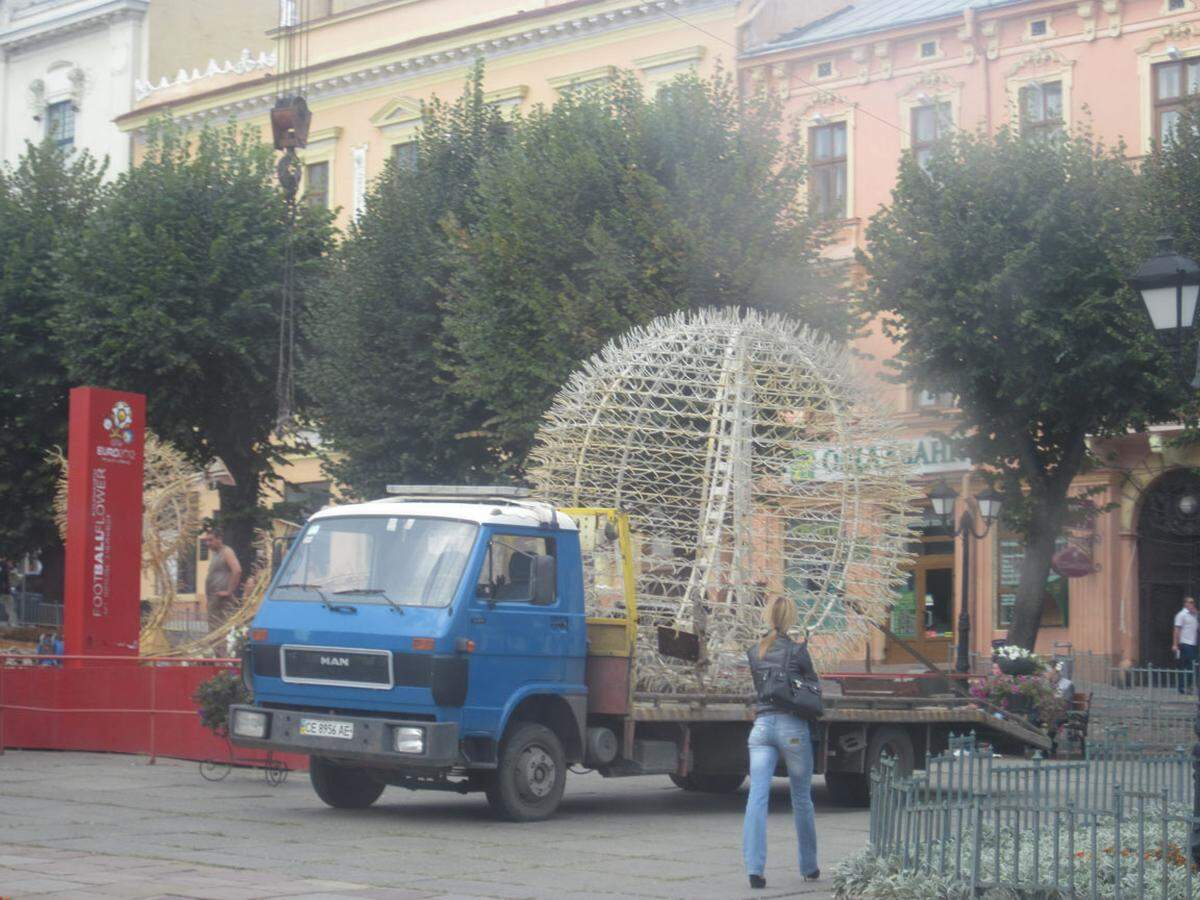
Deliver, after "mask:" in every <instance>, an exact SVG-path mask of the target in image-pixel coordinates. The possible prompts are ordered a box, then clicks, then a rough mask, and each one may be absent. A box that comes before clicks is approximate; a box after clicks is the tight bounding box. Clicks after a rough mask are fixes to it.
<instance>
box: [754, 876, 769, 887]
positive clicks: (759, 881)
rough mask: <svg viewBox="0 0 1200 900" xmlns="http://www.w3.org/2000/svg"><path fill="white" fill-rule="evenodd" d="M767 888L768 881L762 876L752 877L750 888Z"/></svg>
mask: <svg viewBox="0 0 1200 900" xmlns="http://www.w3.org/2000/svg"><path fill="white" fill-rule="evenodd" d="M766 886H767V879H765V878H763V877H762V876H761V875H751V876H750V887H752V888H765V887H766Z"/></svg>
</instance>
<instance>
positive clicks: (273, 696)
mask: <svg viewBox="0 0 1200 900" xmlns="http://www.w3.org/2000/svg"><path fill="white" fill-rule="evenodd" d="M597 545H603V546H605V547H606V548H607V549H608V550H610V551H615V552H613V553H610V555H609V556H608V557H607V558H608V559H610V560H615V562H613V563H612V565H611V566H610V569H609V571H610V572H611V573H612V574H613V575H614V576H615V577H614V578H612V579H610V582H615V585H614V584H611V583H610V584H609V585H608V590H609V591H610V594H612V596H610V597H609V599H608V600H607V601H606V600H605V599H604V598H600V600H601V604H602V605H607V606H608V607H609V608H608V613H609V615H606V616H598V617H591V618H589V617H588V616H587V612H586V609H585V606H586V603H585V594H587V593H588V592H589V591H595V590H597V587H596V565H595V563H594V557H593V556H591V555H590V554H592V553H593V552H594V551H595V548H596V547H597ZM631 548H632V542H631V538H630V532H629V526H628V521H627V519H626V518H625V516H624V515H622V514H621V513H620V512H619V511H617V510H613V509H579V510H564V509H555V508H553V507H552V506H550V505H549V504H545V503H541V502H536V501H533V500H529V499H528V498H527V497H525V496H523V495H522V492H520V491H514V490H504V489H497V488H401V489H398V490H397V491H396V492H395V493H394V494H393V495H392V496H389V497H387V498H384V499H382V500H377V501H373V502H368V503H359V504H353V505H346V506H341V507H332V508H327V509H325V510H322V511H321V512H318V513H317V514H316V515H314V516H313V517H312V518H311V519H310V520H309V521H308V522H307V523H306V524H305V526H304V528H303V530H302V531H301V532H300V533H299V534H298V535H297V536H296V539H295V540H294V541H293V543H292V547H291V549H290V550H289V552H288V554H287V555H286V557H285V558H284V560H283V562H282V563H281V565H280V567H279V569H278V571H277V572H276V574H275V576H274V578H273V579H272V581H271V584H270V586H269V587H268V589H267V593H266V597H265V599H264V601H263V603H262V606H261V607H260V609H259V611H258V613H257V615H256V616H255V618H254V621H253V623H252V625H251V629H250V641H249V642H248V644H247V648H246V652H245V655H244V657H243V664H242V673H243V679H244V680H245V681H246V684H247V687H249V688H250V689H251V690H252V692H253V696H254V701H253V703H252V704H247V705H236V706H233V707H231V709H230V718H229V721H230V733H231V736H232V740H233V742H234V743H235V744H236V745H238V746H242V747H256V748H264V749H270V750H275V751H286V752H291V753H299V754H307V755H308V756H309V757H310V768H309V774H310V779H311V781H312V785H313V788H314V790H315V791H316V793H317V795H318V796H319V797H320V798H321V800H323V801H324V802H325V803H327V804H329V805H330V806H334V807H340V808H363V807H367V806H369V805H370V804H372V803H374V802H375V800H377V799H378V798H379V796H380V794H381V793H382V792H383V790H384V789H385V788H386V787H387V786H389V785H392V786H398V787H404V788H408V789H411V790H442V791H456V792H460V793H469V792H482V793H484V794H485V795H486V797H487V800H488V802H489V804H490V805H491V806H492V808H493V809H494V810H495V811H496V813H497V814H498V815H499V816H500V817H501V818H504V819H508V820H512V821H532V820H538V819H544V818H547V817H549V816H551V815H553V814H554V812H555V810H556V809H557V808H558V806H559V803H560V801H561V799H562V795H563V789H564V786H565V784H566V776H567V771H568V768H569V767H571V766H577V765H579V766H585V767H588V768H591V769H595V770H596V771H598V772H599V773H600V774H601V775H604V776H606V777H616V776H632V775H648V774H659V775H662V774H665V775H669V776H670V777H671V779H672V780H673V781H674V782H675V784H676V785H678V786H679V787H681V788H683V789H685V790H693V791H706V792H714V793H726V792H732V791H736V790H737V789H738V788H739V787H740V786H741V784H742V782H743V780H744V779H745V776H746V772H747V766H748V759H747V754H746V736H747V733H748V730H749V727H750V723H751V722H752V720H753V707H752V704H751V698H750V697H749V696H748V695H742V694H737V695H728V694H726V695H721V694H715V693H709V694H705V693H695V694H656V693H640V692H638V691H637V690H636V689H635V686H636V684H637V677H636V672H635V666H636V664H637V662H636V661H637V653H636V642H637V639H638V630H637V622H638V612H637V604H636V597H635V594H634V580H635V563H634V558H633V553H632V549H631ZM599 590H601V591H603V590H605V588H604V587H603V586H601V587H600V588H599ZM592 599H593V601H594V600H595V599H596V598H595V597H594V596H593V598H592ZM862 681H863V679H857V682H862ZM848 683H849V682H848ZM914 683H915V682H914ZM747 684H749V680H748V679H747ZM867 684H868V686H869V689H868V690H865V691H862V692H861V693H859V694H857V695H856V694H855V693H854V692H853V691H849V690H848V691H846V692H845V693H843V694H842V695H841V696H833V697H830V699H829V700H828V702H827V707H828V710H827V714H826V716H825V718H824V719H823V720H822V723H821V727H820V728H818V729H816V730H815V734H814V760H815V771H817V772H818V773H821V772H823V773H825V779H826V783H827V785H828V787H829V790H830V793H831V795H832V796H833V797H834V798H835V799H836V800H841V801H845V802H861V801H862V800H863V799H864V798H865V796H866V790H867V785H868V777H867V773H868V772H869V771H870V770H871V768H872V767H873V766H874V765H876V764H877V763H878V761H879V759H880V758H881V756H883V755H884V754H890V755H892V756H894V757H895V758H896V759H897V760H898V762H899V764H900V765H901V767H902V768H908V769H911V768H913V767H914V766H919V764H920V762H921V761H922V760H923V759H924V756H925V754H926V753H927V752H928V753H936V752H938V751H940V750H941V749H943V748H944V747H945V746H946V744H947V738H948V736H949V735H950V734H951V733H952V732H955V731H957V732H960V733H961V732H964V731H966V730H969V729H972V728H973V729H975V730H977V731H979V732H980V733H981V734H983V735H991V736H992V738H993V740H994V741H995V742H996V743H998V744H1000V745H1004V744H1008V745H1016V746H1019V747H1030V746H1033V747H1039V748H1041V749H1046V748H1048V747H1049V740H1048V739H1047V738H1046V737H1045V735H1043V734H1041V733H1040V732H1038V731H1037V730H1036V729H1034V728H1031V727H1029V726H1028V725H1027V724H1026V723H1019V722H1017V721H1016V720H1000V719H997V718H994V717H992V716H990V715H988V714H987V713H986V712H985V711H983V710H980V709H978V708H976V707H974V706H972V705H971V704H969V703H967V702H966V701H965V700H963V698H961V697H958V696H956V695H953V694H943V695H929V696H920V694H922V693H924V694H929V693H930V692H928V691H924V692H910V693H912V695H911V696H897V695H896V694H897V692H892V693H891V694H888V693H887V692H883V693H882V694H881V692H880V691H879V690H878V689H877V684H876V683H874V682H870V681H868V682H867ZM899 693H903V692H899Z"/></svg>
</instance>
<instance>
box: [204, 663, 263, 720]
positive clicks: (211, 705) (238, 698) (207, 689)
mask: <svg viewBox="0 0 1200 900" xmlns="http://www.w3.org/2000/svg"><path fill="white" fill-rule="evenodd" d="M253 699H254V698H253V696H252V695H251V693H250V692H249V691H248V690H246V686H245V685H244V684H242V678H241V675H239V674H238V673H237V672H236V671H235V670H233V669H225V670H223V671H221V672H218V673H217V674H216V675H214V676H213V677H212V678H210V679H208V681H205V682H201V684H200V685H198V686H197V687H196V693H194V694H193V695H192V700H193V701H194V702H195V704H196V710H197V712H199V713H200V724H201V725H203V726H204V727H205V728H207V729H208V730H209V731H211V732H213V733H214V734H217V735H221V736H222V737H223V736H224V735H225V734H226V733H227V732H228V730H229V707H230V706H232V705H233V704H235V703H249V702H250V701H251V700H253Z"/></svg>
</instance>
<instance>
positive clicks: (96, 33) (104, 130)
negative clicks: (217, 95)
mask: <svg viewBox="0 0 1200 900" xmlns="http://www.w3.org/2000/svg"><path fill="white" fill-rule="evenodd" d="M275 6H276V4H275V2H274V0H215V2H212V3H206V4H204V6H203V8H200V7H199V6H198V5H195V4H191V3H184V2H179V0H3V2H0V159H3V160H6V161H10V162H11V161H14V160H16V159H17V158H18V157H19V156H20V155H21V153H22V152H23V150H24V148H25V144H26V142H27V141H28V142H32V143H39V142H40V141H42V140H43V139H45V138H50V139H51V140H53V141H54V142H55V143H57V144H58V145H59V146H61V147H64V148H70V149H85V148H86V149H87V150H89V151H90V152H91V153H92V154H93V155H95V156H97V157H100V158H103V157H108V160H109V173H110V175H111V174H115V173H117V172H120V171H122V170H124V169H125V168H127V167H128V166H129V164H130V162H131V161H132V142H131V141H130V138H129V136H128V135H127V134H124V133H122V132H121V130H120V129H119V128H117V126H116V125H115V124H114V120H115V119H116V118H117V117H118V116H120V115H122V114H123V113H126V112H128V111H129V110H130V109H131V108H132V106H133V103H134V99H135V94H136V93H137V92H138V91H139V90H141V89H143V85H145V84H148V83H151V82H152V79H153V78H155V77H161V76H162V75H165V74H166V72H167V71H168V69H167V68H166V67H168V66H171V65H174V66H175V67H176V69H171V70H170V71H171V72H173V73H177V72H178V71H189V72H190V71H192V70H193V69H194V67H204V66H207V65H209V60H210V58H216V59H225V58H226V57H230V56H235V57H236V56H237V55H238V53H239V52H240V50H241V48H242V47H244V46H246V47H254V48H255V49H254V50H253V53H254V54H265V53H266V52H268V51H269V49H270V46H269V45H270V41H269V39H268V38H267V30H268V29H269V28H270V27H271V26H272V24H273V23H274V22H275V19H276V16H277V13H276V12H275ZM201 22H203V23H206V24H204V25H201V24H200V23H201ZM243 42H246V43H243ZM251 53H252V51H250V50H247V51H246V54H245V55H247V56H249V55H251ZM253 58H256V59H257V58H258V57H257V56H254V57H253ZM212 65H218V64H216V63H212ZM195 70H196V71H197V72H198V71H199V70H198V69H195ZM173 77H177V74H176V75H174V76H173Z"/></svg>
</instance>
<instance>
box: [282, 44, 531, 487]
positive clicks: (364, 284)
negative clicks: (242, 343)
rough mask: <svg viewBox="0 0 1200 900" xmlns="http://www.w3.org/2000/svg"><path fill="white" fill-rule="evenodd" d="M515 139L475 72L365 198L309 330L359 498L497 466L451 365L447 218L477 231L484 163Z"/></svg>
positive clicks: (345, 470)
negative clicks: (474, 203) (409, 156)
mask: <svg viewBox="0 0 1200 900" xmlns="http://www.w3.org/2000/svg"><path fill="white" fill-rule="evenodd" d="M507 134H508V130H507V128H506V127H505V125H504V123H503V121H502V120H501V118H500V115H499V113H498V112H497V111H496V110H495V108H493V107H490V106H488V105H487V104H486V103H484V100H483V72H482V69H481V68H479V67H477V68H476V70H475V72H474V73H473V74H472V76H471V78H470V80H469V81H468V84H467V89H466V91H465V93H464V94H463V95H462V96H461V97H460V98H459V99H458V101H457V102H455V103H454V104H449V105H448V104H444V103H441V102H438V101H436V100H435V101H434V102H433V103H432V104H430V105H428V106H427V107H426V108H425V110H424V124H423V126H422V128H421V129H420V130H419V132H418V134H417V140H416V151H417V153H416V163H415V165H411V166H402V165H399V164H398V163H397V162H396V161H391V162H389V164H388V166H387V168H386V169H385V171H384V174H383V175H382V176H381V177H380V178H379V179H378V181H376V182H375V184H374V185H373V186H372V189H371V190H370V192H369V193H368V195H367V200H366V206H365V208H364V210H363V211H362V213H361V214H360V216H359V218H358V220H357V221H356V222H354V223H353V224H352V225H351V227H350V231H349V234H348V236H347V239H346V241H345V242H344V244H343V245H342V247H341V249H340V252H339V253H338V254H337V259H336V263H335V265H334V267H333V268H332V271H331V272H330V276H329V278H328V280H327V282H326V283H325V285H324V286H323V288H322V290H321V291H320V292H319V295H318V296H317V297H316V298H315V302H314V303H313V305H312V309H311V313H310V315H309V317H308V319H307V321H306V323H305V331H306V334H307V336H308V339H309V343H310V344H311V346H312V348H313V350H314V353H313V355H312V356H311V357H310V359H309V364H308V365H306V366H305V368H304V371H303V377H302V383H303V385H304V387H305V388H306V389H307V391H308V393H309V395H310V396H311V397H312V399H313V402H314V404H315V409H314V415H315V416H316V419H317V421H318V422H319V423H320V429H321V434H322V437H323V438H324V439H326V440H327V441H328V442H329V443H330V445H331V446H332V447H334V448H336V449H337V450H338V451H340V454H339V455H337V456H334V457H333V458H332V459H331V463H330V467H331V470H332V471H333V472H334V474H335V475H336V476H337V477H338V478H339V480H341V481H342V482H343V483H345V484H347V485H348V486H349V487H350V488H351V489H352V490H353V491H354V492H355V493H357V494H359V495H360V496H371V495H378V494H380V493H382V491H383V489H384V486H385V485H386V484H387V483H388V482H406V483H413V482H439V481H442V482H476V481H486V480H489V479H490V478H491V477H492V476H493V475H494V474H495V472H496V469H497V466H496V460H495V456H494V454H493V453H492V452H491V449H490V445H489V443H488V442H487V440H486V439H485V438H484V437H483V436H482V435H481V434H480V433H479V432H478V430H477V428H476V424H477V423H478V422H480V421H483V420H485V419H486V418H487V413H486V412H485V411H484V409H483V407H482V406H481V405H480V404H478V403H475V402H472V401H471V400H469V399H466V400H464V399H463V398H462V397H460V396H458V395H456V394H453V393H451V391H450V389H449V385H448V383H447V379H446V377H445V372H444V370H443V364H444V361H445V360H446V358H447V357H448V356H449V355H451V354H452V353H453V345H452V343H451V342H450V341H449V340H448V339H447V337H446V335H445V331H444V328H443V327H442V319H443V313H442V309H441V305H440V304H441V291H440V289H439V286H440V285H443V284H445V283H446V282H447V280H448V279H449V277H450V272H449V265H450V260H449V257H448V254H447V253H446V248H447V242H446V236H445V232H444V231H443V229H442V222H443V220H444V219H445V218H446V217H447V216H451V217H453V218H454V220H455V221H457V222H458V223H460V225H469V224H470V222H471V218H470V210H469V208H468V205H467V201H468V199H469V198H471V197H472V196H473V194H474V191H475V184H476V171H477V168H478V164H479V161H480V160H482V159H484V158H486V157H489V156H491V155H492V154H494V153H495V152H496V151H497V150H498V149H499V147H500V146H502V145H503V143H504V142H505V140H506V139H507Z"/></svg>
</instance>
